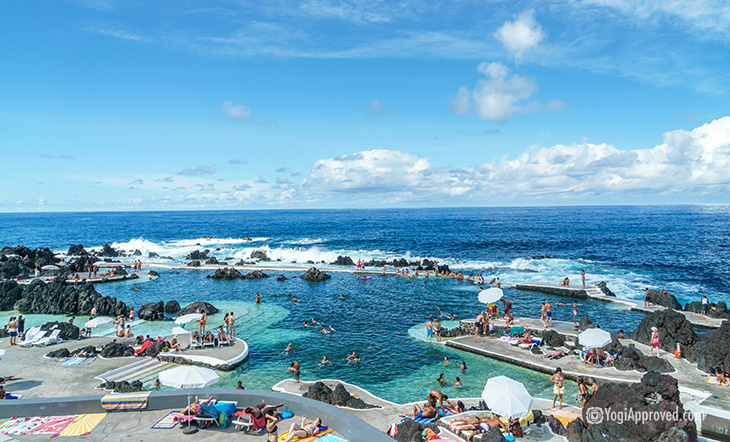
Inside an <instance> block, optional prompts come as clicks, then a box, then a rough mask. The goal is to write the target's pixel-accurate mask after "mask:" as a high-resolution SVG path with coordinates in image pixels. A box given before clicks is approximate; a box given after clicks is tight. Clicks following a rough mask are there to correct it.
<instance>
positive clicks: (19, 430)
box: [2, 417, 46, 435]
mask: <svg viewBox="0 0 730 442" xmlns="http://www.w3.org/2000/svg"><path fill="white" fill-rule="evenodd" d="M45 421H46V418H45V417H22V418H18V419H15V422H14V423H13V424H12V425H10V426H9V427H7V428H4V429H3V430H2V432H3V433H5V434H12V435H23V434H30V432H31V431H33V430H34V429H35V428H37V427H38V426H39V425H41V424H42V423H43V422H45Z"/></svg>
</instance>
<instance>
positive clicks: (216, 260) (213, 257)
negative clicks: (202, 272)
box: [205, 256, 220, 264]
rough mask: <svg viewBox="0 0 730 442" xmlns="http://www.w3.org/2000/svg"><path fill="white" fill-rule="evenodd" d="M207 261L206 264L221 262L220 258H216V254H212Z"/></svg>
mask: <svg viewBox="0 0 730 442" xmlns="http://www.w3.org/2000/svg"><path fill="white" fill-rule="evenodd" d="M205 263H206V264H220V263H219V262H218V258H216V257H215V256H211V257H210V258H208V259H206V260H205Z"/></svg>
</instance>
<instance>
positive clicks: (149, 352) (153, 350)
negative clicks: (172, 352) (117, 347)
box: [143, 341, 170, 358]
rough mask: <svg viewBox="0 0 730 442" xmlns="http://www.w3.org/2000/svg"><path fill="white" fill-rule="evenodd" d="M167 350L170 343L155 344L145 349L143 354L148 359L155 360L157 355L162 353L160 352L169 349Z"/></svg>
mask: <svg viewBox="0 0 730 442" xmlns="http://www.w3.org/2000/svg"><path fill="white" fill-rule="evenodd" d="M169 348H170V343H169V342H167V341H164V342H155V343H154V344H152V345H151V346H149V347H147V348H146V349H145V351H144V353H143V354H144V355H145V356H148V357H150V358H156V357H157V355H159V354H160V353H161V352H162V350H164V349H169Z"/></svg>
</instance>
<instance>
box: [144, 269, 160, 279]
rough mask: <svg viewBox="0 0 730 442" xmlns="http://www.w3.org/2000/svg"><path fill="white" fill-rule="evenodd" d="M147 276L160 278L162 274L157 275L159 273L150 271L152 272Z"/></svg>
mask: <svg viewBox="0 0 730 442" xmlns="http://www.w3.org/2000/svg"><path fill="white" fill-rule="evenodd" d="M147 274H148V275H149V276H154V277H156V278H159V277H160V274H159V273H157V272H155V271H154V270H150V271H148V272H147Z"/></svg>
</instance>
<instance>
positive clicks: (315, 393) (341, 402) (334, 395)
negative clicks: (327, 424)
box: [302, 381, 376, 410]
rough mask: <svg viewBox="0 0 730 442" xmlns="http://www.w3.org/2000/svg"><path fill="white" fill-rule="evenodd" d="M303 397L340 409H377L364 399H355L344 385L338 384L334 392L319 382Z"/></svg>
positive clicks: (310, 387) (311, 386)
mask: <svg viewBox="0 0 730 442" xmlns="http://www.w3.org/2000/svg"><path fill="white" fill-rule="evenodd" d="M302 396H304V397H306V398H309V399H314V400H316V401H320V402H325V403H327V404H331V405H337V406H339V407H348V408H356V409H359V410H363V409H366V408H376V407H375V405H370V404H367V403H365V402H364V401H363V400H362V399H360V398H356V397H353V396H352V395H351V394H350V393H349V392H348V391H347V389H346V388H345V387H344V385H342V384H337V386H336V387H335V390H334V391H332V389H331V388H330V387H328V386H327V385H325V384H324V383H323V382H319V381H318V382H315V383H314V384H312V385H310V386H309V388H308V389H307V392H306V393H304V394H303V395H302Z"/></svg>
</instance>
